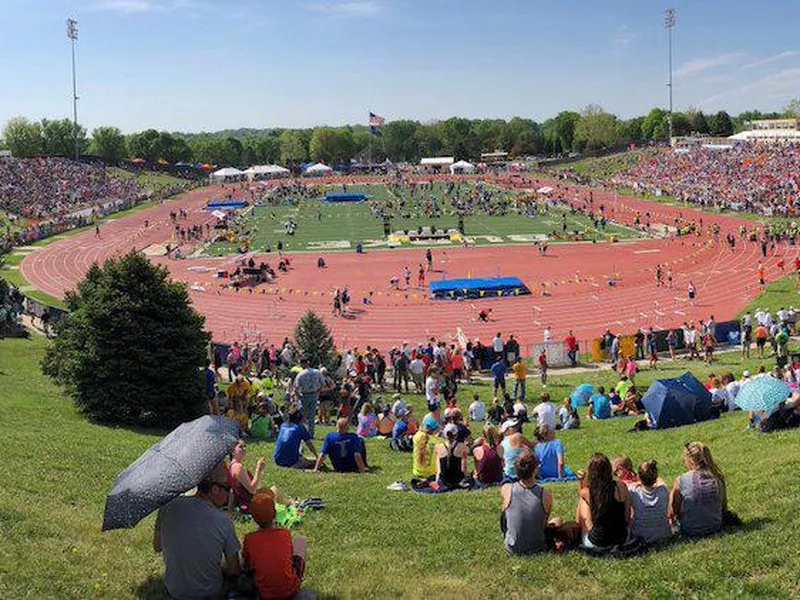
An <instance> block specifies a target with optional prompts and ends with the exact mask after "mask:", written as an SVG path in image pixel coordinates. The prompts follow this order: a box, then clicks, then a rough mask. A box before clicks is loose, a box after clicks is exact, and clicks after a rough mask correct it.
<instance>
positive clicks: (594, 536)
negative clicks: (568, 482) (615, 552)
mask: <svg viewBox="0 0 800 600" xmlns="http://www.w3.org/2000/svg"><path fill="white" fill-rule="evenodd" d="M576 517H577V521H578V524H579V525H580V526H581V532H582V536H583V539H582V543H583V546H584V547H586V548H610V547H612V546H617V545H619V544H624V543H625V540H627V538H628V523H629V522H630V499H629V495H628V488H627V487H626V486H625V484H624V483H621V482H618V481H616V480H615V479H614V477H613V475H612V473H611V462H610V461H609V460H608V457H607V456H606V455H605V454H600V453H597V454H594V455H593V456H592V457H591V459H590V460H589V464H588V465H587V467H586V474H585V475H584V476H583V478H582V481H581V488H580V496H579V499H578V509H577V514H576Z"/></svg>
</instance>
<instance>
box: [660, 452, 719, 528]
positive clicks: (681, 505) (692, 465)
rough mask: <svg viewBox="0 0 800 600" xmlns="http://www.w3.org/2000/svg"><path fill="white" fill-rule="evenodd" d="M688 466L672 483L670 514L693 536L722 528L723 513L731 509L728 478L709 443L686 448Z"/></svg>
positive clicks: (685, 461) (685, 458) (684, 454)
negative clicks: (719, 466) (724, 474)
mask: <svg viewBox="0 0 800 600" xmlns="http://www.w3.org/2000/svg"><path fill="white" fill-rule="evenodd" d="M683 464H684V465H685V466H686V468H687V469H688V470H687V471H686V473H684V474H683V475H681V476H679V477H677V478H676V479H675V483H674V485H673V486H672V496H671V498H670V509H671V510H670V516H671V517H672V518H673V519H675V520H677V521H678V522H679V524H680V531H681V533H682V534H683V535H686V536H689V537H703V536H706V535H712V534H714V533H718V532H719V531H721V530H722V514H723V512H724V511H726V510H727V508H728V496H727V490H726V485H725V477H724V476H723V475H722V472H721V471H720V470H719V468H718V467H717V465H716V463H715V462H714V459H713V457H712V456H711V451H710V450H709V449H708V446H706V445H705V444H703V443H702V442H690V443H688V444H686V446H685V447H684V450H683Z"/></svg>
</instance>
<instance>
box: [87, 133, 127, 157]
mask: <svg viewBox="0 0 800 600" xmlns="http://www.w3.org/2000/svg"><path fill="white" fill-rule="evenodd" d="M89 148H90V151H91V152H92V154H94V155H95V156H99V157H101V158H102V159H104V160H106V161H107V162H109V163H117V162H119V161H120V160H122V159H123V158H127V157H128V147H127V145H126V143H125V136H124V135H122V132H121V131H120V130H119V128H118V127H97V128H95V129H94V131H92V144H91V146H90V147H89Z"/></svg>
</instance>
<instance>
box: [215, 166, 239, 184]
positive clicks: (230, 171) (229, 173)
mask: <svg viewBox="0 0 800 600" xmlns="http://www.w3.org/2000/svg"><path fill="white" fill-rule="evenodd" d="M242 175H244V171H240V170H239V169H235V168H234V167H225V168H224V169H220V170H219V171H214V172H213V173H212V174H211V179H214V180H215V181H226V180H228V179H233V178H237V177H241V176H242Z"/></svg>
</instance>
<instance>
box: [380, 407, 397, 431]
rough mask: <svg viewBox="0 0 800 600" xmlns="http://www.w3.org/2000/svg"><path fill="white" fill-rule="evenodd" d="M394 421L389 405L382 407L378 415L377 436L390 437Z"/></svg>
mask: <svg viewBox="0 0 800 600" xmlns="http://www.w3.org/2000/svg"><path fill="white" fill-rule="evenodd" d="M395 420H396V419H395V418H394V413H392V411H391V408H390V407H389V405H388V404H386V405H384V406H383V410H382V411H381V414H379V415H378V435H382V436H384V437H391V436H392V429H394V422H395Z"/></svg>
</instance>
